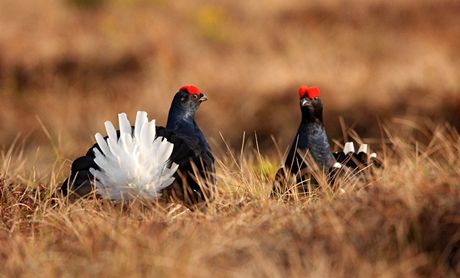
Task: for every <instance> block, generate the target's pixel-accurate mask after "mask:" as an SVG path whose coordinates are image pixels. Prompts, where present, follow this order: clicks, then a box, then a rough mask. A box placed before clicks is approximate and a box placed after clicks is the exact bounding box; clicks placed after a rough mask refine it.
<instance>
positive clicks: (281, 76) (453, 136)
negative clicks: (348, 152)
mask: <svg viewBox="0 0 460 278" xmlns="http://www.w3.org/2000/svg"><path fill="white" fill-rule="evenodd" d="M459 12H460V4H459V3H458V1H450V0H440V1H427V0H422V1H408V0H398V1H393V2H391V4H390V3H387V1H383V0H373V1H364V0H352V1H347V2H346V3H345V2H342V1H339V0H328V1H310V2H308V3H305V1H300V0H299V1H297V0H294V1H289V2H288V1H281V0H270V1H266V3H264V4H263V5H262V4H260V3H258V2H250V1H248V2H247V3H237V2H235V1H230V0H224V1H220V2H219V4H216V3H215V2H211V1H193V2H191V1H185V0H179V1H174V2H168V1H162V0H151V1H148V0H105V1H104V0H47V1H33V0H23V1H1V2H0V97H1V99H0V153H1V158H0V275H1V276H14V277H17V276H26V277H27V276H33V277H36V276H47V277H49V276H85V277H86V276H89V275H101V276H121V275H130V276H156V277H159V276H166V277H177V276H180V275H182V276H187V277H202V276H217V275H218V276H224V277H227V276H261V277H266V276H268V277H285V276H293V277H304V276H313V277H349V276H360V277H369V276H381V277H395V276H396V277H401V276H402V277H418V276H435V277H455V276H459V275H460V264H459V262H460V251H459V247H460V165H459V163H458V157H459V156H460V136H459V134H458V132H457V129H458V128H459V127H460V52H459V51H458V49H460V19H459V17H458V14H459ZM185 83H194V84H197V85H198V86H199V87H200V88H201V89H202V90H203V91H205V92H206V93H207V94H208V96H209V98H210V100H209V101H208V102H206V103H205V104H203V106H202V107H201V108H200V111H199V114H198V119H197V121H198V123H199V124H200V126H201V127H202V129H203V130H204V132H205V133H206V135H208V137H209V139H210V141H211V144H212V146H213V149H214V151H215V153H216V158H217V160H218V162H217V175H218V194H217V196H216V200H214V201H213V202H212V203H209V204H208V205H207V206H206V207H203V208H200V209H197V210H193V211H191V210H188V209H186V208H184V207H183V206H181V205H179V204H174V203H163V202H161V201H159V202H158V203H143V202H141V201H137V202H132V203H129V204H127V205H125V206H120V205H116V204H111V203H109V202H106V201H101V200H95V199H85V200H79V201H77V202H69V201H68V200H66V199H63V198H59V197H56V196H55V190H56V188H57V187H58V186H59V184H60V183H61V182H62V181H63V180H64V178H65V177H66V176H67V175H68V173H69V167H70V162H71V161H72V160H73V159H74V158H75V157H77V156H78V155H81V154H83V153H84V152H86V150H87V148H88V147H89V146H91V145H92V144H93V142H94V139H93V135H94V133H96V132H98V131H102V130H103V122H104V121H105V120H114V119H115V118H116V115H117V113H118V112H121V111H125V112H127V113H128V115H129V117H133V116H134V113H135V111H137V110H146V111H148V112H149V116H150V117H154V118H156V119H158V122H159V123H164V121H165V119H166V116H167V111H168V108H169V105H170V101H171V98H172V96H173V95H174V93H175V91H176V90H177V88H179V87H180V86H181V85H183V84H185ZM303 83H307V84H309V85H313V84H314V85H317V86H319V87H320V88H321V90H322V99H323V103H324V105H325V109H326V110H325V121H326V126H327V131H328V134H329V136H330V139H331V140H332V141H333V142H334V143H337V144H333V145H334V148H336V147H337V145H339V144H342V143H343V140H344V139H345V138H355V139H358V140H360V139H362V140H364V141H365V142H368V143H370V144H371V147H372V148H373V149H374V150H376V151H378V152H379V154H380V155H381V157H382V159H383V162H384V165H385V168H384V169H379V170H376V171H374V172H373V173H367V174H365V175H364V176H363V177H361V178H360V179H350V180H346V181H343V182H342V183H341V188H340V189H337V190H335V189H334V190H333V189H331V188H329V187H327V186H322V187H320V188H319V189H318V190H317V191H316V192H314V194H311V195H310V196H308V197H299V196H297V197H296V196H294V197H293V198H292V200H289V201H283V200H281V199H280V200H278V199H276V198H275V199H273V198H269V193H270V190H271V184H272V180H273V176H274V174H275V172H276V170H277V167H278V166H279V164H280V163H281V161H282V156H283V153H284V151H285V149H286V147H287V145H288V144H289V142H290V140H291V139H292V136H293V134H294V132H295V129H296V127H297V125H298V121H299V111H298V103H297V102H298V99H297V94H296V88H297V87H298V86H299V85H300V84H303ZM353 130H354V131H356V132H357V134H359V136H356V135H355V133H354V132H353ZM255 133H256V134H257V141H256V140H255V137H256V136H255ZM243 134H244V135H243ZM243 138H244V139H243ZM256 142H257V144H256Z"/></svg>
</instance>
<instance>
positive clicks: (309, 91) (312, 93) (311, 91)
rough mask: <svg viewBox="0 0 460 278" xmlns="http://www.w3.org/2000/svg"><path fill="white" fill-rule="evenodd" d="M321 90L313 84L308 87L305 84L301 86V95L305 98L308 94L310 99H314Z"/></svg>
mask: <svg viewBox="0 0 460 278" xmlns="http://www.w3.org/2000/svg"><path fill="white" fill-rule="evenodd" d="M319 95H320V92H319V89H318V87H315V86H312V87H308V86H305V85H302V86H300V88H299V97H300V98H304V97H305V96H308V98H310V99H314V98H315V97H319Z"/></svg>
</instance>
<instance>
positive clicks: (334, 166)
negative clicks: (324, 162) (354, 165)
mask: <svg viewBox="0 0 460 278" xmlns="http://www.w3.org/2000/svg"><path fill="white" fill-rule="evenodd" d="M332 167H333V168H336V169H341V168H342V167H343V165H342V164H341V163H339V162H336V163H334V165H332Z"/></svg>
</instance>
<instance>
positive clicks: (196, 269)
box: [0, 127, 460, 277]
mask: <svg viewBox="0 0 460 278" xmlns="http://www.w3.org/2000/svg"><path fill="white" fill-rule="evenodd" d="M425 132H426V133H428V134H429V135H430V138H431V140H430V142H429V143H428V144H427V145H423V144H420V143H418V144H414V143H413V142H408V140H407V138H401V137H390V141H391V144H389V146H391V148H388V149H387V150H386V157H385V159H384V163H385V169H384V170H378V171H376V172H375V173H374V174H368V175H367V176H366V179H362V180H356V181H354V182H348V183H346V184H344V185H342V187H341V188H342V189H343V190H344V191H342V190H339V191H334V190H330V189H329V188H327V187H322V188H320V189H319V190H318V191H317V192H315V193H314V194H312V195H311V196H309V197H304V198H293V199H292V200H291V201H289V202H284V201H282V200H276V199H270V198H269V197H268V196H269V192H270V189H271V179H272V177H273V174H274V171H275V170H276V165H274V164H273V161H274V160H273V159H269V158H267V157H264V156H261V155H259V154H258V153H257V152H256V151H255V150H251V148H249V149H247V150H246V151H243V152H230V151H227V153H226V154H224V155H221V156H220V157H221V158H220V160H219V162H218V169H217V170H218V175H219V184H218V188H219V192H218V196H217V199H216V200H215V201H214V202H212V203H210V204H208V206H207V207H206V208H202V209H199V210H196V211H190V210H188V209H186V208H184V207H182V206H180V205H177V204H164V203H142V202H132V203H130V204H128V205H126V206H120V205H115V204H110V203H108V202H104V201H100V200H94V199H89V200H81V201H78V202H76V203H69V202H67V201H66V200H64V199H61V198H54V197H53V194H54V189H55V188H56V186H58V184H57V183H56V182H57V181H58V180H56V177H57V176H61V174H59V173H58V171H59V169H60V168H61V164H62V163H61V162H57V163H56V164H55V166H54V169H52V170H51V174H50V175H49V176H48V177H46V179H45V180H43V179H41V178H40V177H36V176H34V175H33V173H28V171H27V170H26V169H24V168H23V166H22V165H23V164H24V161H23V158H22V159H21V158H20V155H18V152H17V151H12V152H9V153H5V154H4V155H3V161H4V165H3V167H2V171H1V172H2V180H1V185H2V187H1V195H0V202H1V206H0V221H1V222H0V226H1V231H0V257H1V260H0V261H1V263H0V267H1V269H2V272H3V273H4V274H5V275H7V276H19V275H20V276H35V275H37V274H39V276H49V275H51V276H61V275H66V276H93V275H103V276H121V275H130V276H145V275H149V276H152V275H154V276H169V277H176V276H180V275H184V276H192V277H195V276H200V277H201V276H215V275H219V276H224V277H227V276H241V275H244V276H270V277H285V276H294V277H297V276H305V275H307V276H322V277H324V276H333V277H346V276H361V277H369V276H382V277H393V276H399V277H400V276H404V277H414V276H444V277H445V276H448V275H451V276H455V275H459V274H460V264H459V258H460V252H459V249H458V248H459V247H460V225H459V224H460V214H459V212H460V183H459V180H460V167H459V165H458V157H459V156H460V137H459V135H458V133H457V132H456V131H454V130H452V129H450V128H447V127H446V128H437V129H435V130H431V131H425ZM25 173H28V174H29V175H30V176H24V175H25ZM39 180H43V181H42V182H39Z"/></svg>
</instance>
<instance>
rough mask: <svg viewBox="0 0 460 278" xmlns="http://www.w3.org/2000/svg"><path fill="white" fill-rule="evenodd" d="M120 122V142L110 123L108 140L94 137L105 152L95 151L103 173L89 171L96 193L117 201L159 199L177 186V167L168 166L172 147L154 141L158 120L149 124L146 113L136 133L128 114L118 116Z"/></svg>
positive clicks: (160, 140) (138, 119)
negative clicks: (162, 191)
mask: <svg viewBox="0 0 460 278" xmlns="http://www.w3.org/2000/svg"><path fill="white" fill-rule="evenodd" d="M118 122H119V127H120V136H119V138H118V137H117V133H116V130H115V127H114V126H113V124H112V123H111V122H110V121H107V122H105V128H106V130H107V135H108V138H107V140H104V138H103V137H102V135H101V134H100V133H96V135H95V138H96V142H97V144H98V145H99V147H100V148H101V150H102V151H100V150H98V149H97V148H94V149H93V150H94V154H95V158H94V162H95V163H96V164H97V165H98V166H99V168H100V169H99V170H96V169H93V168H90V172H91V174H92V175H93V176H94V177H95V185H96V189H97V192H98V193H99V194H100V195H101V196H102V197H105V198H108V199H111V200H115V201H119V200H127V199H130V198H133V197H142V198H150V199H152V198H158V197H160V196H161V193H160V192H161V190H162V189H164V188H166V187H167V186H169V185H171V184H172V183H173V182H174V177H173V176H174V173H175V172H176V171H177V168H178V167H179V166H178V165H177V164H175V163H172V164H171V165H170V166H169V164H170V162H169V158H170V157H171V154H172V151H173V147H174V146H173V144H172V143H170V142H168V141H167V140H166V139H164V138H163V137H157V138H155V136H156V127H155V120H152V121H150V122H149V121H148V118H147V113H146V112H143V111H139V112H137V116H136V122H135V126H134V130H132V128H131V124H130V122H129V120H128V117H127V116H126V114H125V113H121V114H118ZM168 166H169V167H168Z"/></svg>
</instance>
